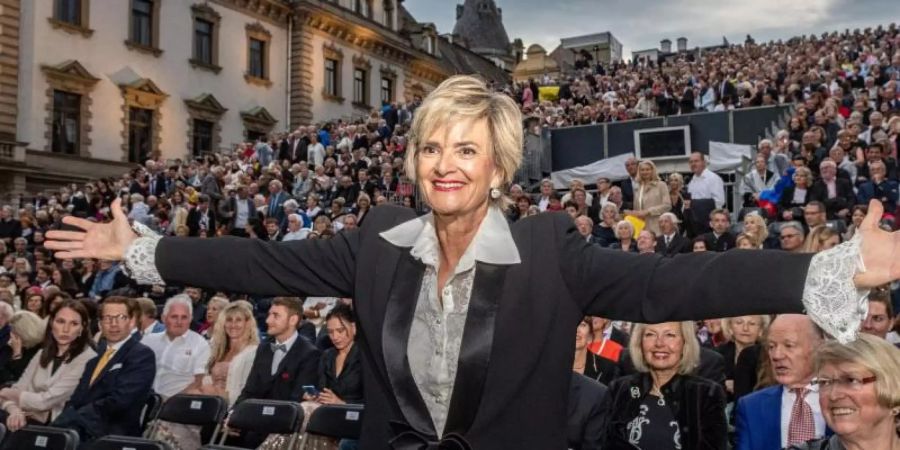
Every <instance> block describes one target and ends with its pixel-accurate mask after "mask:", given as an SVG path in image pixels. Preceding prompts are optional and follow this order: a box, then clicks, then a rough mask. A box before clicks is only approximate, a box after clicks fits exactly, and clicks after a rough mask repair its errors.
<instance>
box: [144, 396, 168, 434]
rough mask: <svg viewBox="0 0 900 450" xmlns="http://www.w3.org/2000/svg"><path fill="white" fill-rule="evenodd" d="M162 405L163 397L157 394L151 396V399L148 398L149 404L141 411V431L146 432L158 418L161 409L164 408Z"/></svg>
mask: <svg viewBox="0 0 900 450" xmlns="http://www.w3.org/2000/svg"><path fill="white" fill-rule="evenodd" d="M162 404H163V399H162V396H161V395H159V394H157V393H155V392H154V393H152V394H150V397H147V403H145V404H144V409H143V410H142V411H141V430H146V429H147V425H149V424H150V422H151V421H152V420H153V419H155V418H156V415H157V414H159V410H160V408H162Z"/></svg>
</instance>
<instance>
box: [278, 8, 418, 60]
mask: <svg viewBox="0 0 900 450" xmlns="http://www.w3.org/2000/svg"><path fill="white" fill-rule="evenodd" d="M295 17H296V19H297V21H298V26H306V27H309V28H311V29H313V30H314V31H316V32H318V33H319V34H322V35H325V36H328V37H331V38H334V39H336V40H339V41H341V42H343V43H345V44H349V45H351V46H354V47H356V48H358V49H360V50H363V51H365V52H366V53H369V54H372V55H373V56H376V57H379V58H384V59H390V60H393V61H396V62H397V63H399V64H407V63H408V62H409V60H410V59H412V58H413V57H415V54H413V53H411V52H410V48H409V46H408V45H407V44H406V43H405V42H391V39H389V38H388V37H387V36H384V35H382V34H380V33H379V32H378V31H377V30H373V29H372V28H371V27H367V26H363V25H361V24H355V23H353V22H349V21H346V20H342V19H341V18H338V17H335V16H332V15H331V14H328V13H312V12H306V13H302V14H301V13H298V14H297V15H296V16H295Z"/></svg>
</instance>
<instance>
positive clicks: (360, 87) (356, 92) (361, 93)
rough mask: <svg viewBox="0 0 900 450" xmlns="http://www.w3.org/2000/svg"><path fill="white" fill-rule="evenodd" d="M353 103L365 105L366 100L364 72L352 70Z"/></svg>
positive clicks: (362, 70)
mask: <svg viewBox="0 0 900 450" xmlns="http://www.w3.org/2000/svg"><path fill="white" fill-rule="evenodd" d="M353 102H354V103H359V104H363V105H365V104H367V103H368V99H367V98H366V70H365V69H359V68H357V69H353Z"/></svg>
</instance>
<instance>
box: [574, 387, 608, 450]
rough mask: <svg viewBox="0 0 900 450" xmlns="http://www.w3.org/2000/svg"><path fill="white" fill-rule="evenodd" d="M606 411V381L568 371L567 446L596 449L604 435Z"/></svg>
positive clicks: (585, 449)
mask: <svg viewBox="0 0 900 450" xmlns="http://www.w3.org/2000/svg"><path fill="white" fill-rule="evenodd" d="M608 411H609V390H608V389H607V388H606V385H604V384H603V383H599V382H597V381H594V380H592V379H590V378H588V377H585V376H583V375H579V374H577V373H575V372H572V383H571V384H570V385H569V414H568V425H567V426H566V436H567V439H568V445H569V446H568V448H570V449H573V450H600V447H601V445H602V444H603V441H604V439H605V437H604V434H605V433H606V419H607V417H608V414H607V413H608Z"/></svg>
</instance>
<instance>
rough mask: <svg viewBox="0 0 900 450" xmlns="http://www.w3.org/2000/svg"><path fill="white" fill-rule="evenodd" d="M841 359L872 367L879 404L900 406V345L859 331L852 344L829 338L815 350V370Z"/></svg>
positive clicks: (840, 361)
mask: <svg viewBox="0 0 900 450" xmlns="http://www.w3.org/2000/svg"><path fill="white" fill-rule="evenodd" d="M841 363H851V364H859V365H861V366H863V367H865V368H866V369H868V370H870V371H872V373H873V374H875V396H876V397H877V398H878V404H879V405H881V406H883V407H885V408H888V409H891V408H896V407H900V377H898V376H897V374H898V373H900V349H898V348H897V347H894V346H893V345H891V343H889V342H888V341H886V340H884V339H882V338H880V337H877V336H872V335H868V334H865V333H860V334H859V337H858V338H857V339H856V340H855V341H853V342H851V343H849V344H841V343H840V342H837V341H827V342H825V343H824V344H823V345H822V346H821V347H819V349H818V351H817V352H816V356H815V368H816V373H818V372H819V371H820V370H822V367H824V366H825V365H826V364H841Z"/></svg>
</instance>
